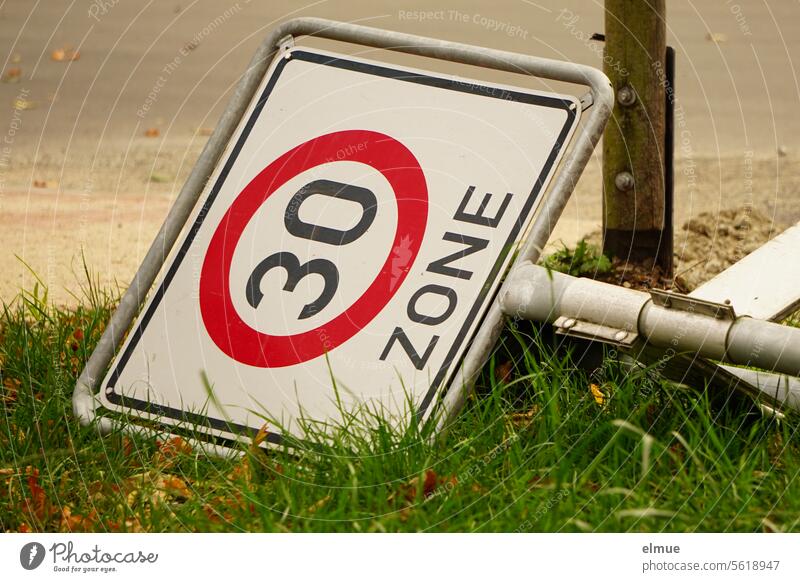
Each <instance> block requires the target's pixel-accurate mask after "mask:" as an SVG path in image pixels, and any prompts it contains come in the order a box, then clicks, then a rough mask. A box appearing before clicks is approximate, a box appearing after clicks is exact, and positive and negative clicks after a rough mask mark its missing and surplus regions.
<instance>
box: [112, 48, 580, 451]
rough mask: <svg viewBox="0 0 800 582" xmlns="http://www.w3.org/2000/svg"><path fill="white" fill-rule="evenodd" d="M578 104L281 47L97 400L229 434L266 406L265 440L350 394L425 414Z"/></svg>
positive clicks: (246, 428)
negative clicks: (266, 428)
mask: <svg viewBox="0 0 800 582" xmlns="http://www.w3.org/2000/svg"><path fill="white" fill-rule="evenodd" d="M580 111H581V107H580V104H579V102H578V101H577V100H576V99H575V98H574V97H572V96H569V95H557V94H553V93H544V92H537V91H532V90H527V89H520V88H515V87H508V86H501V85H497V84H487V83H483V82H477V81H471V80H467V79H462V78H456V77H452V76H445V75H441V74H434V73H429V72H424V71H419V70H414V69H410V68H405V67H396V66H390V65H386V64H381V63H375V62H371V61H367V60H364V59H360V58H354V57H349V56H343V55H338V54H334V53H330V52H325V51H319V50H311V49H308V48H303V49H299V48H291V49H288V50H285V51H284V52H282V53H281V54H280V56H279V57H278V58H276V60H275V62H274V63H273V65H272V67H271V69H270V70H269V72H268V74H267V75H266V76H265V77H264V79H263V81H262V83H261V87H260V88H259V90H258V91H257V93H256V98H254V99H253V102H252V103H251V104H250V106H249V108H248V110H247V111H246V112H245V114H244V116H243V117H242V121H241V123H240V125H239V127H238V129H237V130H236V132H235V133H234V136H233V138H232V139H231V141H230V142H229V144H228V148H227V149H226V151H225V153H224V155H223V156H222V158H221V161H220V163H219V164H218V165H217V167H216V169H215V171H214V172H213V174H212V175H211V177H210V179H209V180H208V183H207V186H206V189H205V191H204V193H203V194H202V195H201V197H200V199H199V202H198V204H197V206H196V208H195V211H194V215H193V216H192V218H191V219H190V220H189V222H188V223H187V226H186V228H185V229H184V233H183V235H182V238H181V239H179V240H178V243H177V244H176V245H175V248H174V249H173V253H172V254H171V256H170V258H169V259H168V260H167V261H166V263H165V265H164V268H163V272H162V276H161V279H160V281H159V282H158V283H157V284H156V287H155V289H154V291H153V292H152V293H151V295H150V297H149V298H148V300H147V301H146V302H145V304H144V306H143V308H142V310H141V313H140V315H139V317H138V318H137V320H136V321H135V323H134V324H133V326H132V328H131V332H130V333H129V335H128V337H127V338H126V340H125V342H124V343H123V345H122V348H121V350H120V351H119V352H118V354H117V356H116V358H115V360H114V361H113V363H112V365H111V367H110V369H109V371H108V374H107V376H106V377H105V380H104V381H103V382H102V384H101V391H100V397H101V401H102V403H103V404H104V405H105V406H106V407H107V408H109V409H112V410H116V411H123V412H126V413H129V414H133V415H138V416H142V417H145V418H150V419H153V418H157V419H160V420H161V421H162V422H164V423H166V424H176V423H179V422H187V421H188V422H190V423H192V424H194V425H197V426H198V427H201V428H203V429H204V430H207V431H209V432H211V433H212V434H215V435H219V436H223V437H225V436H235V433H240V432H243V433H245V434H247V433H248V432H252V431H256V430H258V429H259V427H261V426H262V425H263V424H264V422H265V418H266V419H269V421H270V422H269V424H270V430H271V434H270V436H269V440H271V441H273V442H275V441H277V440H278V439H279V438H280V434H281V432H282V431H288V432H290V433H292V434H294V435H295V436H299V437H302V436H303V435H302V428H301V427H300V424H299V423H298V420H299V419H301V418H305V419H308V420H313V421H317V422H333V423H335V422H336V421H337V420H338V419H341V412H340V407H344V408H345V409H348V410H352V409H354V408H356V407H360V406H366V407H368V408H369V409H370V410H379V411H380V412H381V413H382V414H384V415H386V416H389V417H391V418H394V419H395V420H396V421H397V422H403V419H407V418H409V416H410V415H411V414H413V413H417V414H419V415H420V416H421V417H422V418H425V417H427V416H428V415H430V414H431V412H432V410H433V409H434V406H433V404H434V403H435V398H436V397H437V396H439V395H441V394H442V392H443V391H444V390H446V389H447V387H448V384H449V383H450V382H451V380H452V378H453V375H454V372H455V371H456V370H457V369H458V366H459V364H460V362H461V358H462V356H463V355H464V352H465V349H466V348H467V346H468V344H469V342H470V340H471V339H472V338H473V337H474V336H475V334H476V332H477V331H478V330H479V327H480V323H481V319H482V317H483V315H484V314H485V313H486V311H487V309H488V307H489V305H490V304H491V302H492V301H493V299H494V296H495V294H496V291H497V289H498V286H499V283H500V280H501V278H502V276H503V274H504V272H505V270H506V269H507V267H508V266H509V264H510V261H511V259H512V258H513V254H514V251H515V249H516V248H517V247H518V245H519V243H520V241H521V240H522V239H523V237H524V233H525V229H526V227H527V226H528V225H529V224H530V222H531V219H532V216H533V214H534V212H535V211H536V208H537V206H538V204H539V203H540V202H541V200H542V198H543V196H544V192H545V190H546V188H547V185H548V183H549V181H550V179H551V177H552V175H553V173H554V171H555V168H556V166H557V164H558V161H559V159H560V157H561V155H562V153H563V150H564V149H565V147H566V144H568V143H569V141H570V138H571V135H572V132H573V130H574V129H575V127H576V124H577V122H578V119H579V116H580ZM206 379H207V381H206ZM209 385H210V387H211V390H212V391H213V396H214V397H213V398H209ZM277 427H280V428H277Z"/></svg>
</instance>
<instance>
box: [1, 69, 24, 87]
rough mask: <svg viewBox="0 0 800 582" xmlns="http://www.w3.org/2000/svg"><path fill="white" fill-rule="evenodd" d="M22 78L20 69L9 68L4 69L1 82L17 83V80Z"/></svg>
mask: <svg viewBox="0 0 800 582" xmlns="http://www.w3.org/2000/svg"><path fill="white" fill-rule="evenodd" d="M21 76H22V69H20V68H19V67H10V68H8V69H6V72H5V73H4V74H3V81H4V82H5V83H16V82H18V81H19V78H20V77H21Z"/></svg>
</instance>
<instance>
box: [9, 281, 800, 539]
mask: <svg viewBox="0 0 800 582" xmlns="http://www.w3.org/2000/svg"><path fill="white" fill-rule="evenodd" d="M115 301H116V298H115V296H114V295H112V294H105V293H99V292H97V290H96V287H93V286H91V285H89V286H87V288H86V289H84V295H83V297H82V301H81V303H80V305H79V306H78V307H77V308H74V309H62V308H58V307H55V306H53V305H50V304H48V302H47V298H46V294H44V293H42V292H41V291H40V290H39V289H37V290H35V292H34V293H28V294H23V295H22V296H20V297H19V298H18V299H17V300H15V301H14V302H13V303H12V305H10V306H8V307H6V308H5V309H4V312H3V314H2V320H1V321H0V368H1V371H0V380H2V382H0V384H2V386H3V393H2V400H3V408H2V410H3V418H2V421H0V424H1V426H0V486H1V487H0V528H2V529H3V530H7V531H58V530H62V531H64V530H71V531H85V530H91V531H158V532H162V531H242V530H246V531H363V532H373V531H548V532H550V531H567V532H569V531H747V532H751V531H765V530H766V531H792V530H798V529H800V496H798V495H797V493H798V491H800V488H798V483H799V482H798V471H799V470H800V447H798V439H797V434H796V429H797V424H796V422H795V421H794V420H785V421H782V422H777V421H775V420H772V419H769V418H762V417H759V416H754V415H752V414H749V413H748V412H747V411H741V410H735V409H730V408H725V409H715V408H714V407H712V405H711V404H710V403H709V401H708V400H707V398H706V397H705V396H704V395H703V394H702V393H695V392H687V391H677V390H676V389H674V388H671V387H669V386H666V385H663V384H662V383H661V382H660V380H659V379H658V378H656V377H654V376H653V375H652V374H648V373H647V372H646V371H644V372H641V373H636V374H631V373H628V372H626V371H624V370H622V369H621V368H619V367H618V366H617V364H616V363H615V362H614V361H612V360H610V359H607V360H606V361H605V362H604V363H603V364H602V366H601V367H600V368H599V369H598V370H596V371H595V372H594V373H593V374H592V377H591V378H590V377H588V376H587V374H586V373H585V372H583V371H581V370H579V369H577V368H576V367H575V365H574V364H573V363H572V362H573V358H572V357H571V356H570V354H563V353H560V352H556V351H555V350H554V349H553V347H552V346H551V345H550V342H549V341H548V340H545V339H543V338H540V337H539V336H538V335H537V333H536V331H535V330H534V329H533V328H524V329H523V328H522V327H520V329H518V330H516V331H515V332H513V333H512V332H509V333H508V334H506V336H505V337H504V340H503V342H504V344H503V345H502V346H500V348H499V349H498V350H497V352H496V353H495V355H494V357H493V359H492V362H491V363H490V365H489V366H487V369H486V370H485V372H484V374H483V376H482V378H481V380H480V382H479V385H478V389H477V392H476V394H475V396H473V397H472V398H470V401H469V403H468V405H467V407H466V409H465V410H464V412H463V413H462V414H461V416H460V417H459V418H458V419H457V421H456V422H455V423H454V425H453V426H452V428H451V430H450V432H449V435H448V437H447V438H446V439H445V440H444V441H442V442H439V443H438V444H431V443H430V441H429V439H428V438H427V437H428V436H429V435H428V434H427V433H425V432H424V431H421V430H418V429H417V428H414V427H411V428H409V429H408V430H405V431H402V432H397V431H394V430H392V429H390V428H389V427H387V426H386V425H385V424H382V423H378V425H377V426H375V427H373V428H371V429H370V430H369V432H368V433H367V434H364V433H363V432H358V431H352V430H349V431H348V430H342V431H340V432H339V433H338V434H336V435H335V438H333V439H332V441H329V442H325V441H324V439H322V438H321V437H320V438H317V440H318V441H319V442H318V445H319V446H318V447H315V448H313V449H306V450H301V451H295V452H294V454H293V453H292V452H291V451H287V450H278V451H273V452H271V453H269V454H264V453H262V452H261V451H260V450H255V449H252V450H251V449H245V450H244V455H243V456H242V457H241V458H238V459H228V460H220V459H210V458H207V457H205V456H203V455H202V454H198V453H196V452H193V451H192V450H191V449H189V448H188V447H187V446H186V445H185V443H184V442H182V441H170V442H168V443H161V444H159V443H156V442H155V441H154V440H152V439H146V438H142V437H129V436H124V435H122V434H113V435H109V436H104V437H101V436H99V435H98V434H97V432H96V430H94V429H92V428H82V427H80V426H79V424H78V423H77V421H76V420H75V419H74V417H73V416H72V412H71V400H70V399H71V393H72V388H73V385H74V382H75V378H76V376H77V374H78V373H79V372H80V370H81V369H82V367H83V365H84V363H85V362H86V359H87V358H88V356H89V354H90V353H91V351H92V348H93V346H94V345H95V343H96V342H97V340H98V338H99V335H100V333H101V332H102V330H103V327H104V324H105V322H107V321H108V318H109V316H110V313H111V311H112V309H113V305H114V303H115ZM592 383H594V384H595V385H596V390H595V392H597V391H599V392H597V393H596V394H593V392H592V390H591V389H590V384H592ZM311 438H312V440H313V439H314V437H313V436H312V437H311Z"/></svg>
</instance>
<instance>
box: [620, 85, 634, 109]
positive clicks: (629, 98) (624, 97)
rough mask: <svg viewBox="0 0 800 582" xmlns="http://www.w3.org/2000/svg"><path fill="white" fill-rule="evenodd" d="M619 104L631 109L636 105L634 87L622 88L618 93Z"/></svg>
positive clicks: (626, 86)
mask: <svg viewBox="0 0 800 582" xmlns="http://www.w3.org/2000/svg"><path fill="white" fill-rule="evenodd" d="M617 103H619V104H620V105H622V106H624V107H630V106H631V105H633V104H634V103H636V91H634V90H633V87H631V86H630V85H625V86H624V87H620V89H619V91H617Z"/></svg>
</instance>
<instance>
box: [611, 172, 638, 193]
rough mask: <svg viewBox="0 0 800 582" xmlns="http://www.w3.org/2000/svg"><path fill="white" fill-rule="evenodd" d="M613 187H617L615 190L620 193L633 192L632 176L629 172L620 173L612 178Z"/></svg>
mask: <svg viewBox="0 0 800 582" xmlns="http://www.w3.org/2000/svg"><path fill="white" fill-rule="evenodd" d="M614 185H615V186H616V187H617V190H619V191H621V192H628V191H629V190H633V186H634V182H633V176H632V175H631V173H630V172H620V173H619V174H617V175H616V176H615V177H614Z"/></svg>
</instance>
